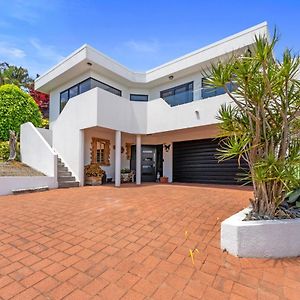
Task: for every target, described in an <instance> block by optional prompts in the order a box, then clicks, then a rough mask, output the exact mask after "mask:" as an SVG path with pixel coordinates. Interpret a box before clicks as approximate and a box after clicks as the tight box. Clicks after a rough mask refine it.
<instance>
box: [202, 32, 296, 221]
mask: <svg viewBox="0 0 300 300" xmlns="http://www.w3.org/2000/svg"><path fill="white" fill-rule="evenodd" d="M277 41H278V38H277V35H276V33H275V34H274V36H273V38H272V39H269V38H267V37H266V36H258V37H256V38H255V44H254V47H253V49H251V51H249V50H248V51H246V52H245V54H244V55H241V56H238V57H237V56H236V57H233V58H232V59H230V60H229V61H227V62H219V63H217V64H216V65H213V66H212V67H211V73H210V74H209V77H208V79H207V83H208V84H209V85H210V86H212V87H223V88H224V89H225V91H226V93H227V94H228V95H229V97H230V98H231V100H232V103H231V104H229V105H223V106H222V107H221V108H220V110H219V114H218V119H219V120H220V129H221V130H220V131H221V136H222V137H224V140H223V144H222V145H221V146H220V149H219V151H220V159H230V158H233V157H236V156H237V157H238V158H239V159H241V158H243V159H245V160H246V162H247V163H248V165H249V179H250V180H251V181H252V183H253V189H254V195H253V198H252V199H250V201H251V204H252V207H253V209H252V212H253V213H255V214H258V215H259V216H267V217H269V218H274V217H276V216H278V213H279V210H280V208H279V205H280V204H281V203H282V202H283V200H284V196H285V192H286V191H289V190H291V189H294V188H297V187H299V186H300V180H299V166H300V140H299V129H300V126H299V125H300V120H299V109H300V81H299V80H298V79H297V76H298V74H297V73H298V72H299V66H300V58H299V56H294V55H292V53H291V51H290V50H286V51H285V52H284V54H283V57H282V59H281V60H276V59H275V58H274V47H275V45H276V43H277ZM229 84H231V86H232V85H233V86H234V87H235V88H234V89H233V91H232V90H230V89H229V88H228V87H229Z"/></svg>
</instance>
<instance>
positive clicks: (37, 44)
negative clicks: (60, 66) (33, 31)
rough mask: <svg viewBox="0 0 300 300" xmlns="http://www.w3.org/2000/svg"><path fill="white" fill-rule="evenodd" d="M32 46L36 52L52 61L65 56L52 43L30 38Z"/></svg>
mask: <svg viewBox="0 0 300 300" xmlns="http://www.w3.org/2000/svg"><path fill="white" fill-rule="evenodd" d="M29 42H30V44H31V46H32V47H33V48H34V49H35V51H36V52H35V54H36V55H37V56H39V57H42V58H44V59H46V60H47V61H50V62H55V63H56V62H58V61H60V60H62V59H63V58H64V57H63V56H62V55H61V54H59V53H58V51H57V50H56V49H55V48H54V47H53V46H51V45H45V44H43V43H42V42H41V41H40V40H38V39H36V38H32V39H30V40H29Z"/></svg>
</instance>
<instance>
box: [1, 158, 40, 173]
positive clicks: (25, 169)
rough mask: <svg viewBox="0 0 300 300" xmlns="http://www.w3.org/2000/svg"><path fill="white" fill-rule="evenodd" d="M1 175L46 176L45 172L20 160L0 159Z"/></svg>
mask: <svg viewBox="0 0 300 300" xmlns="http://www.w3.org/2000/svg"><path fill="white" fill-rule="evenodd" d="M0 176H44V174H43V173H41V172H39V171H37V170H34V169H32V168H30V167H29V166H27V165H25V164H23V163H21V162H18V161H8V162H1V161H0Z"/></svg>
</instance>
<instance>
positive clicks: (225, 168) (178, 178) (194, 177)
mask: <svg viewBox="0 0 300 300" xmlns="http://www.w3.org/2000/svg"><path fill="white" fill-rule="evenodd" d="M219 142H220V140H219V139H205V140H193V141H185V142H177V143H174V144H173V181H174V182H197V183H217V184H242V183H243V182H241V181H239V180H238V178H242V177H244V176H242V175H241V174H245V170H247V165H246V163H245V162H243V163H242V164H241V168H239V166H238V162H237V159H230V160H226V161H221V162H218V159H217V158H216V155H217V154H218V151H217V148H218V147H219V145H218V144H219Z"/></svg>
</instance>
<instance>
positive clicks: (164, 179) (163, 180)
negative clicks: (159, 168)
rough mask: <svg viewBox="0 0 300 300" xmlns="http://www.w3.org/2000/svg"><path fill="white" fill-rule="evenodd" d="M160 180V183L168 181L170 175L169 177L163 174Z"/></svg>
mask: <svg viewBox="0 0 300 300" xmlns="http://www.w3.org/2000/svg"><path fill="white" fill-rule="evenodd" d="M159 182H160V183H168V182H169V177H167V176H161V177H160V178H159Z"/></svg>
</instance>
